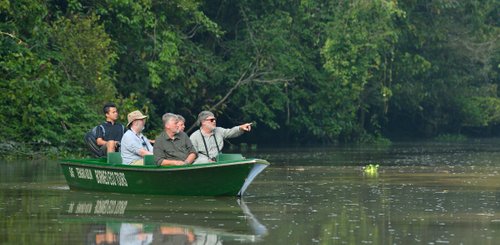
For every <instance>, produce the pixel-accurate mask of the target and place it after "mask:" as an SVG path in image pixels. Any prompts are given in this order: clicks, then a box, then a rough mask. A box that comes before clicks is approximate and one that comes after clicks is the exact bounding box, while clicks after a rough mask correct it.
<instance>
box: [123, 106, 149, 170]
mask: <svg viewBox="0 0 500 245" xmlns="http://www.w3.org/2000/svg"><path fill="white" fill-rule="evenodd" d="M147 117H148V116H144V115H143V114H142V113H141V112H140V111H133V112H131V113H129V114H128V115H127V119H128V124H127V128H129V130H128V131H127V132H125V134H124V135H123V138H122V141H121V149H120V152H121V156H122V160H123V164H129V165H144V156H145V155H152V154H153V146H152V145H151V143H150V142H149V140H148V138H146V136H144V135H143V134H142V131H143V130H144V125H145V124H146V120H145V119H146V118H147Z"/></svg>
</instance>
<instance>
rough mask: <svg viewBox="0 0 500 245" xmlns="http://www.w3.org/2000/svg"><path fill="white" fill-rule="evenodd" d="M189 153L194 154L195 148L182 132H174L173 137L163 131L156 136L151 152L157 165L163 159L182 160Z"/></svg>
mask: <svg viewBox="0 0 500 245" xmlns="http://www.w3.org/2000/svg"><path fill="white" fill-rule="evenodd" d="M190 153H195V154H196V150H195V149H194V147H193V144H191V140H189V137H188V136H187V134H186V133H184V132H180V133H178V134H176V135H175V136H174V138H173V139H170V138H169V137H168V135H167V133H165V131H163V132H162V133H161V134H160V135H158V136H157V137H156V140H155V145H154V149H153V154H154V155H155V162H156V164H157V165H161V162H162V161H163V159H166V160H179V161H184V160H186V158H187V157H188V155H189V154H190Z"/></svg>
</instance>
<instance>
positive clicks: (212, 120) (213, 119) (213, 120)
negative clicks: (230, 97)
mask: <svg viewBox="0 0 500 245" xmlns="http://www.w3.org/2000/svg"><path fill="white" fill-rule="evenodd" d="M205 121H210V122H215V121H216V119H215V118H210V119H205Z"/></svg>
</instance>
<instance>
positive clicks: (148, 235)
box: [62, 196, 268, 245]
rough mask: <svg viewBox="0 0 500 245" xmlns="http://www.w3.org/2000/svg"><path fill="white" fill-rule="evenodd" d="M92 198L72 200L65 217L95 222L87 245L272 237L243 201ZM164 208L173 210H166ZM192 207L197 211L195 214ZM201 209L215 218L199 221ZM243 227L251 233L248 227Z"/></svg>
mask: <svg viewBox="0 0 500 245" xmlns="http://www.w3.org/2000/svg"><path fill="white" fill-rule="evenodd" d="M88 198H89V197H88V196H87V198H85V200H81V197H78V198H76V199H75V198H72V199H69V200H68V201H67V204H66V205H67V209H66V212H65V213H64V214H63V215H62V216H63V217H64V219H65V220H72V221H75V222H80V223H92V224H89V232H88V233H87V234H84V236H85V237H86V238H87V240H86V242H85V244H206V245H210V244H213V245H220V244H224V243H225V242H230V241H239V242H256V241H259V240H261V239H262V237H264V236H266V235H267V233H268V230H267V228H266V227H265V226H264V225H263V224H261V223H260V222H259V221H258V220H257V218H256V217H255V216H254V215H253V214H252V213H251V211H250V209H249V208H248V206H247V205H246V203H245V202H244V201H243V200H241V199H227V198H226V199H204V200H200V198H190V197H188V198H166V199H165V198H157V197H147V198H146V199H144V198H143V197H140V196H139V197H127V196H120V198H121V199H101V197H98V198H95V197H94V198H93V200H89V199H88ZM124 198H126V199H124ZM165 201H167V202H165ZM232 202H235V203H236V205H232V204H231V203H232ZM166 204H168V206H172V208H168V206H167V207H165V206H166ZM199 204H202V205H203V206H198V205H199ZM145 207H146V208H145ZM193 207H198V209H199V210H197V211H195V212H193V211H192V210H193ZM238 207H239V208H240V210H237V208H238ZM201 210H209V211H208V212H207V213H205V215H208V214H210V215H211V216H212V217H208V216H205V217H204V218H205V220H203V219H200V218H201V217H200V213H203V212H201ZM190 216H198V219H194V220H193V219H191V218H186V217H190ZM228 216H229V217H230V216H235V217H236V218H237V220H238V221H237V222H235V223H233V222H234V218H235V217H230V218H233V220H232V221H231V222H228V221H227V217H228ZM230 220H231V219H230ZM211 221H217V222H216V223H215V222H211ZM95 222H97V224H94V223H95ZM243 224H246V225H247V226H248V227H249V228H250V229H249V230H248V229H245V227H243ZM238 226H239V227H238ZM245 232H246V233H245Z"/></svg>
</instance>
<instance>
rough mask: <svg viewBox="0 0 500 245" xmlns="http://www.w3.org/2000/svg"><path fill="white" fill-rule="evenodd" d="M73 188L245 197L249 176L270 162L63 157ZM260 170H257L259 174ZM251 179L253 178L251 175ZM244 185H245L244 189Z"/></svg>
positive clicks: (255, 160) (67, 178)
mask: <svg viewBox="0 0 500 245" xmlns="http://www.w3.org/2000/svg"><path fill="white" fill-rule="evenodd" d="M60 165H61V167H62V171H63V174H64V176H65V178H66V181H67V183H68V185H69V187H70V188H71V189H73V190H93V191H103V192H117V193H137V194H159V195H183V196H241V195H243V193H244V191H245V189H246V187H247V186H248V184H249V183H248V182H247V183H245V181H246V180H247V177H248V176H249V175H250V174H251V173H252V171H253V173H252V175H254V176H255V175H257V174H258V173H260V171H262V170H263V169H264V168H265V167H267V165H269V163H268V162H267V161H265V160H261V159H245V160H240V161H231V162H226V163H211V164H199V165H188V166H172V167H157V166H129V165H122V164H115V165H110V164H106V163H105V162H104V161H102V160H99V159H89V160H63V161H61V162H60ZM256 171H258V172H257V173H255V172H256ZM248 179H249V181H250V182H251V181H252V180H253V177H251V178H248ZM242 187H243V188H242Z"/></svg>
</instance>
